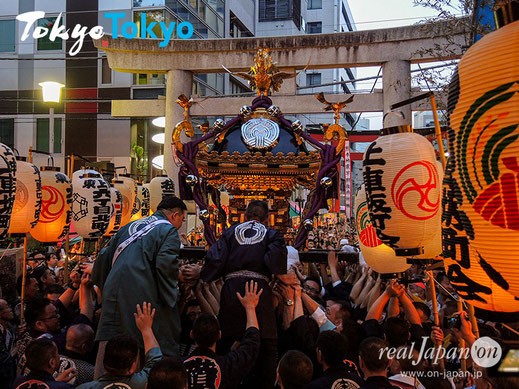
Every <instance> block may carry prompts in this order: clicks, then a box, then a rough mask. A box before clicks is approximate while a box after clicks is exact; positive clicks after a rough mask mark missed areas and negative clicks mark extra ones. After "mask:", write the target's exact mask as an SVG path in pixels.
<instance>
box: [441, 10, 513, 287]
mask: <svg viewBox="0 0 519 389" xmlns="http://www.w3.org/2000/svg"><path fill="white" fill-rule="evenodd" d="M504 3H505V6H504V7H505V8H504V9H507V8H506V7H507V5H506V3H507V2H504ZM508 6H509V7H510V9H512V8H513V7H516V8H515V10H516V11H517V8H518V4H517V3H510V4H508ZM499 15H500V11H498V21H501V19H502V18H501V17H500V16H499ZM501 16H502V14H501ZM514 17H515V18H516V17H517V13H516V14H515V15H513V14H510V15H507V18H505V19H507V20H508V21H511V22H512V23H510V24H508V25H505V26H504V27H502V28H499V29H498V30H497V31H495V32H492V33H490V34H488V35H486V36H484V37H483V38H482V39H481V40H480V41H478V42H477V43H476V44H475V45H473V46H472V47H471V48H470V49H469V50H468V51H467V52H466V53H465V55H464V56H463V58H462V59H461V61H460V63H459V67H458V73H457V74H456V75H455V76H454V79H453V82H452V83H451V89H450V93H449V111H450V112H451V114H450V127H451V129H452V130H451V132H450V134H449V136H450V142H451V147H450V150H451V159H452V163H453V171H452V179H453V180H454V181H455V183H456V185H455V187H456V190H457V192H456V193H454V195H455V196H456V205H457V207H456V209H457V210H456V212H458V213H459V214H460V215H462V216H460V218H461V219H460V222H461V223H462V226H463V230H464V231H466V234H467V237H468V239H469V244H470V246H471V247H472V248H473V249H474V250H475V251H476V252H477V254H478V256H479V257H480V259H479V261H480V263H482V264H484V267H483V268H484V269H485V272H486V274H487V275H488V276H489V277H490V278H491V279H492V280H493V281H494V282H496V283H499V284H500V285H501V286H502V287H503V288H504V289H505V290H507V291H509V292H510V293H512V294H513V295H514V296H516V297H519V272H518V271H517V269H518V263H519V40H518V39H517V37H518V36H519V21H514V20H515V19H514ZM451 208H452V207H450V208H449V207H448V208H447V209H446V212H447V213H448V215H449V217H456V216H459V215H455V214H454V213H453V211H452V209H451Z"/></svg>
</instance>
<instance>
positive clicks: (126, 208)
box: [112, 180, 133, 227]
mask: <svg viewBox="0 0 519 389" xmlns="http://www.w3.org/2000/svg"><path fill="white" fill-rule="evenodd" d="M112 184H113V185H114V188H115V189H117V190H118V191H119V192H120V193H121V196H122V198H123V209H122V214H121V226H120V227H122V226H125V225H126V224H128V223H129V222H130V219H131V217H132V210H133V205H132V198H133V192H132V189H131V188H130V187H129V186H128V185H127V184H126V183H124V182H123V181H122V180H113V181H112Z"/></svg>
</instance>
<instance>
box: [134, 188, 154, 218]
mask: <svg viewBox="0 0 519 389" xmlns="http://www.w3.org/2000/svg"><path fill="white" fill-rule="evenodd" d="M133 210H134V211H135V213H134V214H133V216H132V218H131V219H130V221H134V220H139V219H142V218H144V217H148V216H150V190H149V189H148V188H147V187H145V186H144V185H143V184H141V183H138V184H137V197H136V198H135V207H134V208H133Z"/></svg>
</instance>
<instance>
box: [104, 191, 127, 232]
mask: <svg viewBox="0 0 519 389" xmlns="http://www.w3.org/2000/svg"><path fill="white" fill-rule="evenodd" d="M110 202H111V204H112V210H111V213H110V224H109V225H108V229H107V231H106V233H105V236H112V235H114V234H115V233H116V232H117V231H119V228H120V227H121V221H122V216H123V196H122V195H121V192H119V191H118V190H117V189H115V188H114V187H113V186H112V187H110Z"/></svg>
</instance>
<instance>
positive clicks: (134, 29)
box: [16, 11, 194, 56]
mask: <svg viewBox="0 0 519 389" xmlns="http://www.w3.org/2000/svg"><path fill="white" fill-rule="evenodd" d="M44 17H45V12H43V11H31V12H26V13H23V14H20V15H18V16H17V17H16V19H17V20H18V21H20V22H24V23H25V27H24V28H23V33H22V37H21V41H22V42H23V41H25V40H26V39H27V38H29V36H32V37H33V38H34V39H39V38H43V37H46V36H47V37H48V39H49V40H50V41H52V42H54V41H55V40H56V38H60V39H63V40H67V39H69V38H72V39H76V42H75V43H74V44H73V45H72V47H71V48H70V50H69V54H70V55H71V56H74V55H76V54H77V53H79V51H80V50H81V48H82V47H83V43H84V40H85V37H86V36H87V35H89V36H90V37H91V38H92V39H100V38H101V37H102V36H103V35H104V31H103V27H102V26H94V27H92V28H90V30H89V29H88V27H87V26H82V25H81V24H76V25H75V26H74V27H73V28H72V29H70V28H66V26H65V25H64V23H63V22H62V13H60V14H59V15H58V16H57V17H56V20H55V21H54V22H53V23H49V24H48V25H47V26H38V25H36V24H37V21H38V20H39V19H43V18H44ZM104 17H105V18H106V19H111V21H112V38H113V39H117V38H118V37H119V36H122V37H124V38H126V39H133V38H143V39H144V38H148V37H149V38H153V39H159V37H157V34H156V32H157V29H156V27H157V26H158V27H159V28H160V31H161V33H162V41H161V42H160V43H159V47H166V46H167V45H168V44H169V42H170V40H171V39H172V38H173V36H174V35H175V32H176V36H177V37H178V38H180V39H189V38H191V37H192V36H193V33H194V29H193V25H192V24H191V23H190V22H181V23H178V24H177V23H176V22H171V23H168V24H167V25H166V23H164V22H151V23H147V19H146V13H144V12H141V14H140V26H139V25H138V24H137V23H134V22H132V21H126V22H124V23H120V22H122V20H124V19H125V17H126V14H125V13H123V12H105V14H104ZM121 19H122V20H121ZM33 27H34V29H33V30H32V34H31V28H33ZM139 32H140V34H139Z"/></svg>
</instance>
